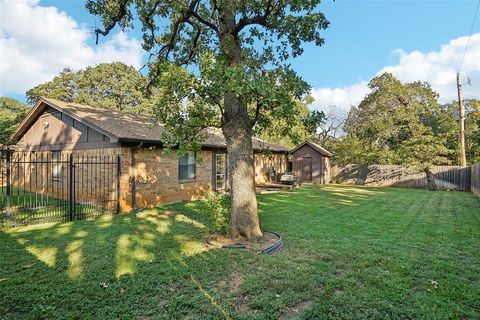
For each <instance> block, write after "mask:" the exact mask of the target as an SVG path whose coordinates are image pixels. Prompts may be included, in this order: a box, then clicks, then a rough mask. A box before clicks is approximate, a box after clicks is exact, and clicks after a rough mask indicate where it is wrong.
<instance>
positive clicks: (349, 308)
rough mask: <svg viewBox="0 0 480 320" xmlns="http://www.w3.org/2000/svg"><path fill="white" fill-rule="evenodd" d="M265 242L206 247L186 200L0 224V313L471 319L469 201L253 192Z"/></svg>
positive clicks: (475, 208)
mask: <svg viewBox="0 0 480 320" xmlns="http://www.w3.org/2000/svg"><path fill="white" fill-rule="evenodd" d="M258 200H259V206H260V212H261V213H260V219H261V223H262V227H263V229H265V230H273V231H277V232H280V233H281V234H282V235H283V237H284V241H285V245H284V247H283V248H282V249H281V250H280V251H279V252H277V253H275V254H273V255H270V256H266V255H260V254H255V253H250V252H234V251H226V250H219V249H210V250H209V249H208V248H207V247H206V246H205V245H204V243H203V240H202V239H203V238H204V237H205V235H206V234H207V231H206V229H207V228H206V227H205V223H206V221H204V219H202V217H201V216H199V214H198V213H197V212H196V204H195V203H189V204H182V203H179V204H175V205H170V206H164V207H161V208H159V209H155V210H149V211H145V212H143V213H140V214H137V215H133V214H123V215H117V216H114V217H112V216H106V217H102V218H99V219H97V220H95V221H77V222H66V223H58V224H44V225H36V226H30V227H19V228H12V229H8V230H6V231H5V230H4V231H0V243H1V259H0V297H1V298H0V318H12V319H21V318H28V319H31V318H44V319H56V318H65V319H88V318H98V319H107V318H115V319H117V318H118V319H157V318H167V319H168V318H172V319H182V318H187V319H200V318H201V319H223V318H227V319H232V318H233V319H278V318H280V319H290V318H295V317H298V318H301V319H364V318H368V319H479V318H480V199H479V198H477V197H475V196H473V195H472V194H469V193H464V192H429V191H423V190H409V189H394V188H367V187H354V186H335V185H332V186H322V187H317V186H308V187H303V188H301V189H297V190H294V191H293V192H290V193H283V194H275V195H264V196H259V197H258Z"/></svg>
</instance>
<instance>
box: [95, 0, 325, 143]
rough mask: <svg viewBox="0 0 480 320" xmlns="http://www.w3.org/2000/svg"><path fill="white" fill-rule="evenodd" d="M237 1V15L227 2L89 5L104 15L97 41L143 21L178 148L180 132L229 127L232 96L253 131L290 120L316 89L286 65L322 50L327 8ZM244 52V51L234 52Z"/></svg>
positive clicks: (154, 83)
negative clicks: (308, 49)
mask: <svg viewBox="0 0 480 320" xmlns="http://www.w3.org/2000/svg"><path fill="white" fill-rule="evenodd" d="M230 2H231V3H234V5H233V8H230V6H229V5H227V4H226V1H199V0H193V1H143V0H129V1H107V0H96V1H95V0H90V1H88V2H87V8H88V9H89V10H90V12H91V13H93V14H97V15H101V16H102V20H103V24H104V28H103V29H96V30H95V33H96V35H97V41H98V36H100V35H106V34H108V33H109V32H110V31H111V30H112V29H113V28H114V27H115V26H119V27H120V28H130V27H133V25H134V23H133V21H134V19H135V15H137V16H138V21H139V22H140V23H141V26H142V31H143V40H144V43H143V46H144V49H145V50H147V51H149V52H150V59H149V62H148V69H149V72H150V82H149V86H150V87H158V88H162V93H163V97H161V98H160V99H159V100H158V107H157V108H156V109H155V110H156V115H157V116H158V117H159V118H160V119H161V121H163V122H165V123H166V124H171V125H167V131H166V132H165V134H166V135H167V136H168V137H169V138H170V140H171V141H172V143H175V142H180V143H186V141H184V140H185V139H184V138H185V134H183V135H182V134H180V133H185V132H188V133H189V136H191V135H190V133H194V131H197V132H198V131H199V130H201V129H203V128H205V127H212V126H213V127H222V126H223V125H224V124H225V121H226V119H225V114H224V111H225V110H224V108H223V98H224V93H225V92H231V93H234V94H235V95H237V96H239V97H242V99H243V103H244V104H245V105H246V106H247V108H248V116H249V121H250V125H251V126H252V127H253V126H255V125H257V126H256V127H257V128H258V127H259V126H261V125H262V124H267V123H268V121H267V118H269V117H271V115H272V114H274V115H275V117H276V118H280V119H287V120H288V118H291V117H292V115H294V112H295V104H296V103H297V101H298V100H299V99H302V98H303V97H304V95H305V94H306V93H308V91H309V89H310V87H309V85H308V84H307V83H306V82H305V81H303V80H302V79H301V78H300V77H299V76H298V75H297V74H296V73H295V72H294V71H293V70H292V69H291V68H290V67H289V65H288V63H287V62H286V60H287V59H288V58H289V57H296V56H298V55H300V54H301V53H302V52H303V49H302V43H303V42H314V43H315V44H317V45H321V44H322V43H323V39H322V38H321V36H320V30H322V29H325V28H326V27H327V26H328V24H329V23H328V21H327V20H326V18H325V16H324V15H323V14H322V13H321V12H318V4H319V3H320V1H296V2H293V3H292V2H291V1H281V0H280V1H279V0H277V1H273V0H269V1H230ZM227 10H234V11H235V13H236V15H235V16H236V18H235V19H234V21H230V22H228V23H227V22H225V21H224V20H225V19H224V18H225V11H227ZM237 45H240V47H241V51H239V52H237V53H232V52H233V51H234V50H233V48H234V47H235V46H237ZM232 55H233V59H231V58H232V57H231V56H232ZM188 66H191V67H188ZM184 67H187V69H184ZM187 70H188V71H187ZM163 89H165V90H163ZM317 119H318V115H317ZM309 121H310V120H307V121H306V125H307V126H308V125H310V124H309ZM188 127H190V128H188ZM192 127H194V128H196V129H197V130H192ZM168 128H170V130H168ZM258 129H260V128H258ZM175 137H177V138H178V139H175ZM167 140H168V139H167ZM174 140H179V141H174Z"/></svg>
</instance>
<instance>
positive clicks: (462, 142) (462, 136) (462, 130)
mask: <svg viewBox="0 0 480 320" xmlns="http://www.w3.org/2000/svg"><path fill="white" fill-rule="evenodd" d="M457 92H458V114H459V118H460V119H459V121H460V165H462V166H466V165H467V157H466V156H465V115H464V112H463V102H462V83H461V82H460V73H459V72H457Z"/></svg>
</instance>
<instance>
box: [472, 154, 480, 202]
mask: <svg viewBox="0 0 480 320" xmlns="http://www.w3.org/2000/svg"><path fill="white" fill-rule="evenodd" d="M471 191H472V193H474V194H476V195H477V196H479V197H480V162H477V163H475V164H474V165H473V166H472V174H471Z"/></svg>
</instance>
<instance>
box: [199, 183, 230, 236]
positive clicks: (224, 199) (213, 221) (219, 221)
mask: <svg viewBox="0 0 480 320" xmlns="http://www.w3.org/2000/svg"><path fill="white" fill-rule="evenodd" d="M200 201H201V202H202V206H201V210H200V212H201V214H202V215H204V216H205V217H207V218H208V220H209V224H210V229H211V231H212V232H219V233H224V234H225V233H227V232H228V226H229V221H230V195H228V194H219V193H216V192H214V191H207V192H205V195H204V198H203V199H202V200H200Z"/></svg>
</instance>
